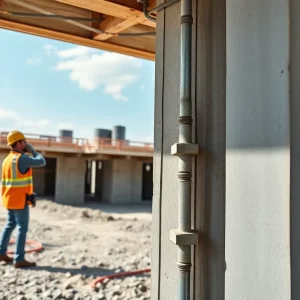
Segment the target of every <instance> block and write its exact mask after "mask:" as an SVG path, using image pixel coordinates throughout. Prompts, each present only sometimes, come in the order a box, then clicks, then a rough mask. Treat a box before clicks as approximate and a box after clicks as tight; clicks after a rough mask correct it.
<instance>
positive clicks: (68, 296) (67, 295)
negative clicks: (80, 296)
mask: <svg viewBox="0 0 300 300" xmlns="http://www.w3.org/2000/svg"><path fill="white" fill-rule="evenodd" d="M64 297H65V299H66V300H73V299H74V295H73V294H72V293H69V294H66V295H65V296H64Z"/></svg>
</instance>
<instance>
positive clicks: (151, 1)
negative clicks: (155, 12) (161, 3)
mask: <svg viewBox="0 0 300 300" xmlns="http://www.w3.org/2000/svg"><path fill="white" fill-rule="evenodd" d="M155 6H156V0H148V9H152V8H154V7H155Z"/></svg>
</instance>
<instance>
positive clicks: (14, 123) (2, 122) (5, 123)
mask: <svg viewBox="0 0 300 300" xmlns="http://www.w3.org/2000/svg"><path fill="white" fill-rule="evenodd" d="M0 127H1V129H2V130H5V131H10V130H21V131H24V132H27V133H38V132H44V131H45V130H46V131H47V130H49V128H51V126H50V121H49V120H46V119H34V118H33V119H32V120H29V119H27V118H24V117H23V116H21V115H19V114H18V113H16V112H14V111H12V110H5V109H1V108H0Z"/></svg>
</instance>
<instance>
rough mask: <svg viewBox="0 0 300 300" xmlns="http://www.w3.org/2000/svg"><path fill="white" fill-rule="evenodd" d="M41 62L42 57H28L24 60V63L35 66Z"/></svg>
mask: <svg viewBox="0 0 300 300" xmlns="http://www.w3.org/2000/svg"><path fill="white" fill-rule="evenodd" d="M41 63H42V59H41V58H40V57H31V58H28V59H27V61H26V64H27V65H30V66H37V65H40V64H41Z"/></svg>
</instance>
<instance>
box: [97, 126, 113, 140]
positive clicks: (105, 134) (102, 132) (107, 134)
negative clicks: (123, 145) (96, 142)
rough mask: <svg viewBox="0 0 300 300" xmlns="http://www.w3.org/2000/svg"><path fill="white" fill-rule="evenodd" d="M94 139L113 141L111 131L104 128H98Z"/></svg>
mask: <svg viewBox="0 0 300 300" xmlns="http://www.w3.org/2000/svg"><path fill="white" fill-rule="evenodd" d="M94 137H95V138H107V139H111V130H110V129H104V128H96V129H95V131H94Z"/></svg>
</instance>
